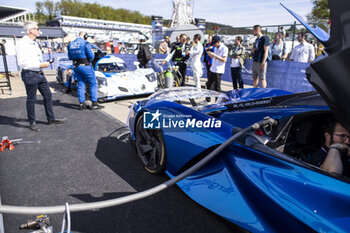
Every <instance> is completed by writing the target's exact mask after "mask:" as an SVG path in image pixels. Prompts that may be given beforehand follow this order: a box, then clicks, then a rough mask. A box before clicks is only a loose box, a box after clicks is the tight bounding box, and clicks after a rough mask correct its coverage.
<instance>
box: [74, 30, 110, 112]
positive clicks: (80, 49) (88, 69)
mask: <svg viewBox="0 0 350 233" xmlns="http://www.w3.org/2000/svg"><path fill="white" fill-rule="evenodd" d="M87 38H88V36H87V34H86V33H85V32H83V31H82V32H80V33H79V37H78V38H76V39H75V40H74V41H72V42H71V43H70V44H69V45H68V58H69V59H70V60H73V67H74V75H75V77H76V79H77V82H78V99H79V103H80V109H81V110H83V109H86V108H89V109H91V110H93V109H101V108H103V106H101V105H99V104H97V87H98V86H97V80H96V77H95V71H94V69H93V67H92V65H91V61H92V60H93V59H94V57H95V56H94V53H93V52H92V50H91V44H90V43H89V42H87V41H86V40H87ZM86 82H88V83H89V86H90V98H91V102H92V105H87V104H86V103H85V83H86Z"/></svg>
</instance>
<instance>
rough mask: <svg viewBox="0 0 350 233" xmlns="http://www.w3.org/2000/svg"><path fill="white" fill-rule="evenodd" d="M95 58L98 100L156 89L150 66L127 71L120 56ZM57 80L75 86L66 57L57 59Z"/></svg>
mask: <svg viewBox="0 0 350 233" xmlns="http://www.w3.org/2000/svg"><path fill="white" fill-rule="evenodd" d="M95 54H96V53H95ZM95 58H96V59H95V60H94V61H93V67H94V70H95V75H96V79H97V81H98V99H99V101H100V102H101V101H105V100H114V99H116V98H120V97H126V96H136V95H145V94H152V93H154V92H155V91H156V90H157V89H158V81H157V76H156V73H155V72H154V70H153V69H152V68H147V69H141V68H137V69H136V70H134V71H129V70H128V69H127V66H126V63H125V62H124V61H123V60H122V59H121V58H118V57H115V56H112V55H110V56H103V57H102V58H101V56H96V55H95ZM136 67H138V66H136ZM57 81H58V82H59V83H60V84H62V85H65V86H67V87H76V86H77V81H76V79H75V77H74V72H73V64H72V61H71V60H69V59H68V58H61V59H60V60H59V66H58V68H57Z"/></svg>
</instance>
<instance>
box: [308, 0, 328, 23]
mask: <svg viewBox="0 0 350 233" xmlns="http://www.w3.org/2000/svg"><path fill="white" fill-rule="evenodd" d="M312 4H313V5H314V6H313V8H312V11H311V13H310V14H308V15H307V19H308V21H309V22H322V21H323V22H324V21H328V20H329V12H330V11H329V4H328V0H313V1H312Z"/></svg>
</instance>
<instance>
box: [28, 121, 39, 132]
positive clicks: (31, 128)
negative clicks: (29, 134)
mask: <svg viewBox="0 0 350 233" xmlns="http://www.w3.org/2000/svg"><path fill="white" fill-rule="evenodd" d="M29 129H30V130H31V131H34V132H39V131H40V129H39V127H38V126H37V125H36V123H35V122H30V126H29Z"/></svg>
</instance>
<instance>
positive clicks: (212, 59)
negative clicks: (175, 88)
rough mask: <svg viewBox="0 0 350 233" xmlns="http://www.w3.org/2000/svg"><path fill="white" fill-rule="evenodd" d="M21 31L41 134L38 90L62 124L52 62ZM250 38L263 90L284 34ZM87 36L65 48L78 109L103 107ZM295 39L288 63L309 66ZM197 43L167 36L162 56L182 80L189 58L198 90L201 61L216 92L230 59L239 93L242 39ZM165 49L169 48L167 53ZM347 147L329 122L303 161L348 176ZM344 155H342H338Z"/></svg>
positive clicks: (306, 48) (52, 119) (33, 26)
mask: <svg viewBox="0 0 350 233" xmlns="http://www.w3.org/2000/svg"><path fill="white" fill-rule="evenodd" d="M23 28H24V31H25V33H26V35H25V36H24V37H23V38H21V39H20V40H19V42H18V45H17V51H16V52H17V58H18V65H19V66H20V67H21V77H22V80H23V82H24V85H25V88H26V93H27V101H26V110H27V117H28V121H29V124H30V125H29V128H30V129H31V130H32V131H35V132H39V131H40V129H39V127H38V126H37V125H36V116H35V102H36V93H37V90H39V92H40V93H41V94H42V96H43V99H44V107H45V112H46V116H47V124H48V125H52V124H62V123H64V119H57V118H56V116H55V114H54V111H53V106H52V93H51V91H50V88H49V85H48V82H47V79H46V77H45V76H44V74H43V71H42V68H46V67H48V66H49V65H50V62H52V61H43V58H42V51H41V49H40V47H39V45H38V43H37V42H36V41H35V39H36V38H37V37H38V36H39V34H40V29H39V27H38V24H37V23H36V22H31V21H28V22H26V23H24V27H23ZM253 34H254V35H255V36H256V37H257V39H256V41H255V43H254V46H253V48H252V50H251V54H252V56H253V67H252V69H253V81H254V85H257V84H258V82H259V81H260V82H261V85H262V86H263V87H266V69H267V61H268V56H269V51H270V48H271V51H273V54H272V57H273V56H274V55H275V57H274V59H276V60H284V59H285V58H286V57H287V56H286V50H285V45H284V42H283V37H284V35H283V33H282V32H278V33H276V35H275V41H274V42H273V43H271V44H270V43H269V38H268V37H267V36H264V35H263V34H262V32H261V26H260V25H255V26H254V27H253ZM87 37H88V36H87V34H86V33H85V32H83V31H82V32H80V34H79V37H77V38H76V39H75V40H74V41H72V42H71V43H70V44H69V45H68V57H69V59H71V60H73V66H74V69H73V70H74V74H75V75H76V77H77V80H78V92H77V93H78V99H79V103H80V109H81V110H84V109H86V108H90V109H91V110H93V109H101V108H103V107H102V106H100V105H99V104H97V81H96V78H95V73H94V71H93V69H92V66H91V61H92V59H93V58H94V54H93V53H92V47H93V46H92V45H91V44H90V43H88V42H87ZM298 40H299V42H300V44H299V45H298V46H296V47H295V48H294V49H293V51H292V54H291V56H290V59H291V60H295V61H305V62H311V61H312V60H313V59H314V56H315V54H314V52H313V46H312V45H311V44H308V43H307V42H306V41H305V34H304V33H299V34H298ZM200 41H201V35H199V34H196V35H194V36H193V42H191V43H189V41H188V37H187V36H186V35H185V34H181V35H180V36H179V40H178V41H176V42H175V43H173V44H170V40H169V38H167V37H166V38H165V40H164V42H165V45H164V47H163V48H162V49H164V53H168V56H167V58H166V59H168V60H170V59H171V60H172V61H173V62H174V63H175V64H176V65H178V66H179V69H180V72H181V74H182V75H183V77H185V74H186V68H187V62H186V61H188V60H189V59H190V60H191V62H190V65H191V67H192V70H193V78H194V81H195V83H196V87H197V88H201V86H200V77H201V76H202V61H201V57H202V56H204V63H205V65H206V69H207V72H208V80H207V82H206V87H207V88H208V89H210V90H215V91H220V90H221V87H220V85H221V76H222V74H223V73H224V72H225V64H226V61H227V59H230V66H231V75H232V81H233V86H234V88H235V89H237V88H243V82H242V79H241V77H240V76H241V69H242V67H243V63H244V61H243V58H244V57H243V56H244V54H245V48H244V47H243V46H242V44H241V43H242V37H240V36H237V37H236V39H235V42H234V46H233V47H232V48H231V49H228V48H227V47H226V46H225V45H224V44H223V43H222V41H221V39H220V37H219V36H217V35H215V36H209V38H208V43H206V44H205V45H204V46H203V45H202V44H201V42H200ZM142 42H144V41H143V40H141V41H140V48H139V54H141V53H142V54H143V56H145V57H146V56H151V55H148V52H146V51H145V50H147V49H149V48H148V47H147V46H143V45H145V44H142ZM5 43H6V41H5ZM169 45H170V46H171V49H168V48H167V47H169ZM165 51H166V52H165ZM149 54H151V53H149ZM139 57H140V58H139ZM138 58H139V59H141V56H138ZM150 59H151V58H147V60H150ZM140 65H141V66H143V67H146V66H147V62H146V63H143V64H141V63H140ZM86 82H88V83H89V86H90V97H91V101H92V105H90V106H87V105H86V101H85V84H86ZM237 83H238V85H237ZM181 85H182V86H183V85H185V79H183V82H182V83H181ZM207 101H210V99H209V100H208V99H207ZM349 144H350V134H349V132H348V131H347V130H346V129H345V128H344V127H343V126H342V125H341V124H340V123H339V122H336V121H334V122H329V124H328V125H327V126H326V127H325V130H324V143H323V145H322V147H321V148H320V149H319V151H317V152H315V153H314V154H312V156H310V159H309V160H308V161H306V162H308V163H310V164H312V165H314V166H318V167H320V168H322V169H323V170H325V171H327V172H331V173H335V174H338V175H346V176H349V174H350V170H349V160H348V159H344V158H348V156H349V154H350V147H349ZM343 153H344V154H345V155H346V156H342V154H343Z"/></svg>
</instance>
